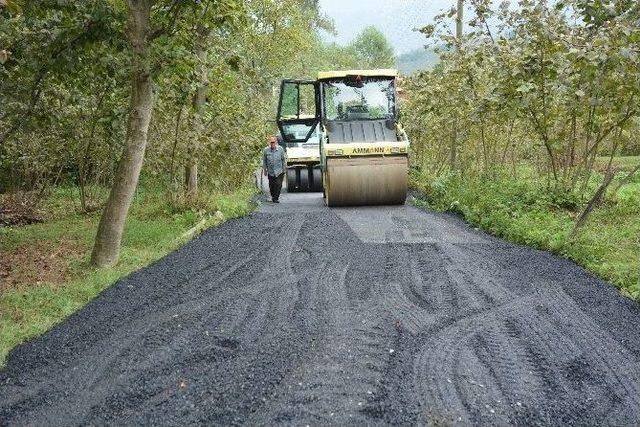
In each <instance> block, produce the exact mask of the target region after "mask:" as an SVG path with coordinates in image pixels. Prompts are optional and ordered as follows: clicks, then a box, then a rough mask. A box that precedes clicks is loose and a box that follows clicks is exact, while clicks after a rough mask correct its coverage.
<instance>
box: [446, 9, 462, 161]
mask: <svg viewBox="0 0 640 427" xmlns="http://www.w3.org/2000/svg"><path fill="white" fill-rule="evenodd" d="M462 14H463V0H458V2H457V9H456V43H457V46H456V48H457V49H458V51H460V48H461V47H462V18H463V17H462ZM450 144H451V145H450V146H449V165H450V168H451V171H454V170H456V158H457V152H458V112H457V111H456V112H455V113H454V117H453V127H452V129H451V143H450Z"/></svg>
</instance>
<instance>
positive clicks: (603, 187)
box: [569, 164, 616, 238]
mask: <svg viewBox="0 0 640 427" xmlns="http://www.w3.org/2000/svg"><path fill="white" fill-rule="evenodd" d="M615 175H616V173H615V169H613V168H612V167H611V164H609V168H608V169H607V172H606V174H605V176H604V179H603V180H602V184H600V187H598V189H597V190H596V192H595V194H594V195H593V197H592V198H591V200H589V203H587V206H586V207H585V208H584V210H583V211H582V213H581V214H580V216H579V217H578V220H577V221H576V224H575V225H574V226H573V230H571V234H570V235H569V237H570V238H573V237H574V236H575V235H576V234H577V232H578V230H579V229H580V228H581V227H582V226H583V225H584V224H585V223H586V222H587V218H589V215H591V212H593V209H594V208H595V207H596V206H598V205H599V204H600V202H601V201H602V199H603V198H604V195H605V193H606V192H607V188H608V187H609V184H611V181H612V180H613V177H614V176H615Z"/></svg>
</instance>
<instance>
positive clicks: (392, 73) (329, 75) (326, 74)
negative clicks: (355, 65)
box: [318, 68, 398, 80]
mask: <svg viewBox="0 0 640 427" xmlns="http://www.w3.org/2000/svg"><path fill="white" fill-rule="evenodd" d="M397 75H398V70H394V69H393V68H384V69H379V70H343V71H320V72H319V73H318V80H328V79H340V78H344V77H347V76H366V77H396V76H397Z"/></svg>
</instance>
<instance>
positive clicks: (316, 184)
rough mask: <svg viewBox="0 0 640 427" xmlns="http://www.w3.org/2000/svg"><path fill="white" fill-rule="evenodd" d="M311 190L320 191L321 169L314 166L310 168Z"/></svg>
mask: <svg viewBox="0 0 640 427" xmlns="http://www.w3.org/2000/svg"><path fill="white" fill-rule="evenodd" d="M311 174H312V175H311V177H312V180H311V191H322V169H320V168H319V167H314V168H312V169H311Z"/></svg>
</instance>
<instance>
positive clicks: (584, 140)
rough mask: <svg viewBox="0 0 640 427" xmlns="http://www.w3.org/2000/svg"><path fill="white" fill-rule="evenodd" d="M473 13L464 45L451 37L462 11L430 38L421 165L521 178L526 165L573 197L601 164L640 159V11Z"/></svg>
mask: <svg viewBox="0 0 640 427" xmlns="http://www.w3.org/2000/svg"><path fill="white" fill-rule="evenodd" d="M468 6H469V8H470V9H471V11H472V12H473V16H472V19H471V20H470V22H469V31H467V32H466V33H465V34H464V35H461V34H458V36H456V35H455V34H453V32H452V31H451V29H450V28H451V25H449V23H450V21H451V20H452V19H453V16H454V15H455V14H456V10H455V9H452V10H451V11H450V12H448V13H445V14H442V15H440V16H438V18H437V19H436V22H435V23H434V24H433V25H429V26H427V27H425V28H423V29H422V32H423V33H424V34H425V35H426V36H427V37H428V38H429V40H430V42H431V43H432V44H433V45H434V46H436V47H437V48H438V50H439V53H440V58H441V61H440V63H439V64H438V65H437V66H436V67H435V68H434V69H433V70H431V71H425V72H422V73H421V74H420V75H418V76H416V77H415V78H414V79H412V80H411V82H410V85H411V89H410V90H409V93H410V94H411V98H410V101H409V108H408V111H409V112H410V114H411V120H410V121H409V122H410V123H413V124H414V126H412V128H411V130H412V133H413V135H414V137H417V139H416V141H417V144H416V146H415V148H416V154H417V157H418V159H419V162H431V163H432V164H433V165H434V168H435V169H436V170H443V168H444V167H448V168H449V169H450V170H452V171H459V172H470V171H476V172H478V171H479V172H489V171H491V170H495V169H496V168H503V169H504V168H507V169H509V168H510V169H511V170H512V172H513V173H516V170H515V169H516V166H517V164H518V162H520V161H523V160H526V161H528V162H530V163H532V164H534V165H535V167H536V169H537V171H538V172H539V173H540V174H542V176H545V177H546V178H547V179H548V180H549V182H550V183H551V185H552V186H553V187H556V188H561V189H563V190H566V191H575V190H584V189H585V188H586V187H587V184H588V183H589V181H590V179H592V177H593V172H594V166H595V165H596V159H597V157H598V156H600V155H607V156H609V158H610V159H612V158H613V157H615V156H617V155H622V154H627V155H632V154H635V155H638V154H640V145H639V144H640V143H639V141H638V138H637V132H638V129H639V122H638V120H639V115H640V99H639V95H640V93H639V92H640V63H639V58H640V49H639V47H638V46H640V43H639V42H640V27H639V26H638V22H639V19H640V5H638V3H637V2H635V1H619V2H614V3H610V2H600V1H591V0H568V1H561V2H553V3H549V2H546V1H538V0H535V1H534V0H525V1H521V2H519V6H518V7H510V6H509V4H508V3H506V2H505V3H502V4H501V5H500V6H499V7H497V8H493V7H492V3H491V2H490V1H488V0H474V1H472V2H470V4H469V5H468ZM429 123H431V124H436V125H435V126H434V125H428V124H429ZM436 165H438V166H436ZM611 170H612V162H611V161H610V162H608V168H607V171H608V172H609V173H610V171H611Z"/></svg>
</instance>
